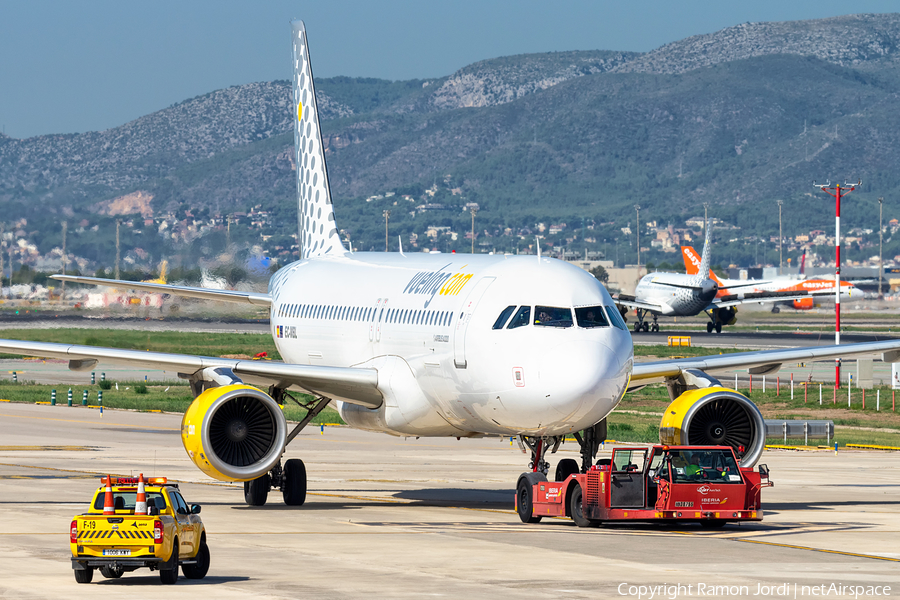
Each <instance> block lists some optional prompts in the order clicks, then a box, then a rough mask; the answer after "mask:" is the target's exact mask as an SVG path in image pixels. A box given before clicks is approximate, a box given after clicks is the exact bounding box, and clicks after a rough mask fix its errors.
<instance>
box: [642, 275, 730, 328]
mask: <svg viewBox="0 0 900 600" xmlns="http://www.w3.org/2000/svg"><path fill="white" fill-rule="evenodd" d="M679 285H681V286H705V287H704V289H688V288H684V287H676V286H679ZM717 291H718V288H716V287H715V284H714V282H713V281H711V280H709V279H705V280H704V279H703V278H700V277H698V276H696V275H685V274H683V273H650V274H649V275H644V276H643V277H642V278H641V280H640V281H639V282H638V284H637V287H636V288H635V290H634V298H635V300H636V301H640V302H645V303H647V304H654V305H658V306H660V308H661V310H660V311H659V314H662V315H669V316H674V317H693V316H694V315H698V314H700V313H701V312H702V311H703V310H704V309H705V308H706V307H708V306H709V304H710V302H711V301H712V300H713V298H715V297H716V292H717ZM652 312H656V311H652Z"/></svg>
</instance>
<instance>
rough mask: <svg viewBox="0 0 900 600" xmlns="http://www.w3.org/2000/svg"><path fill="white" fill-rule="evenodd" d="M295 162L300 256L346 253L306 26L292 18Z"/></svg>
mask: <svg viewBox="0 0 900 600" xmlns="http://www.w3.org/2000/svg"><path fill="white" fill-rule="evenodd" d="M291 26H292V29H293V31H292V33H293V35H292V42H293V51H292V58H293V65H292V66H293V71H294V77H293V94H294V110H296V112H297V118H296V120H295V121H294V163H295V167H296V170H297V204H298V209H299V210H298V226H299V239H298V242H299V245H300V258H310V257H313V256H322V255H325V254H339V253H344V252H346V249H345V248H344V245H343V244H342V243H341V238H340V235H339V234H338V231H337V227H336V225H335V221H334V210H333V208H332V204H331V186H330V185H329V182H328V170H327V169H326V168H325V144H324V143H323V142H322V130H321V128H320V127H319V109H318V106H317V105H316V89H315V86H314V85H313V74H312V67H311V66H310V62H309V44H308V43H307V39H306V25H304V23H303V21H299V20H298V21H292V22H291Z"/></svg>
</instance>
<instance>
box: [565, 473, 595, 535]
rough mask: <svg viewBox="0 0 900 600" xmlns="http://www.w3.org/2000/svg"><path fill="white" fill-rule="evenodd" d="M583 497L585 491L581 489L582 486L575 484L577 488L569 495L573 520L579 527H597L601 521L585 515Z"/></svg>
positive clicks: (570, 512)
mask: <svg viewBox="0 0 900 600" xmlns="http://www.w3.org/2000/svg"><path fill="white" fill-rule="evenodd" d="M582 497H583V493H582V491H581V486H580V485H578V484H575V489H574V490H572V495H571V496H569V514H570V515H572V520H573V521H574V522H575V524H576V525H577V526H579V527H597V526H599V525H600V521H595V520H593V519H588V518H587V517H585V516H584V508H583V506H582Z"/></svg>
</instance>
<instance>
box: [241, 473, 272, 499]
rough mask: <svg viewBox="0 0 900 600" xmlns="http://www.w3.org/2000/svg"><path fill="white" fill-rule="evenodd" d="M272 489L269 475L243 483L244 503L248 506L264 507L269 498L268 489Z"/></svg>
mask: <svg viewBox="0 0 900 600" xmlns="http://www.w3.org/2000/svg"><path fill="white" fill-rule="evenodd" d="M271 487H272V484H271V480H270V479H269V474H268V473H266V474H265V475H263V476H262V477H257V478H256V479H253V480H251V481H245V482H244V502H246V503H247V504H249V505H250V506H265V504H266V499H267V498H268V497H269V488H271Z"/></svg>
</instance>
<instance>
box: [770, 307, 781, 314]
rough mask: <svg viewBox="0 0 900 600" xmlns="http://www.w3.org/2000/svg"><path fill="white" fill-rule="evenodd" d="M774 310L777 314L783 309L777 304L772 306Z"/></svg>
mask: <svg viewBox="0 0 900 600" xmlns="http://www.w3.org/2000/svg"><path fill="white" fill-rule="evenodd" d="M772 312H773V313H775V314H776V315H777V314H778V313H780V312H781V309H780V308H778V307H777V306H773V307H772Z"/></svg>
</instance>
